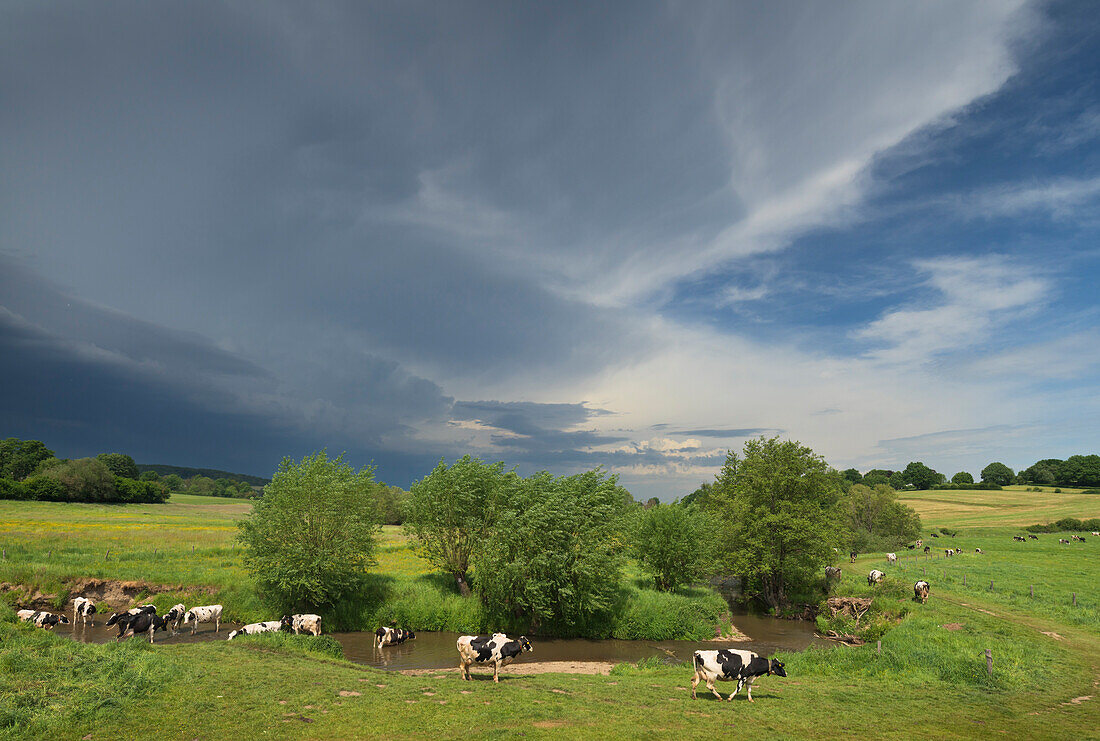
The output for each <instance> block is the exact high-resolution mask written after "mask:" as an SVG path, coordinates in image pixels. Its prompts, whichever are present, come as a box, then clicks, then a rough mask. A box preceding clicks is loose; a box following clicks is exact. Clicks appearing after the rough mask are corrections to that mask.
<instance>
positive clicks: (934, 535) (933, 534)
mask: <svg viewBox="0 0 1100 741" xmlns="http://www.w3.org/2000/svg"><path fill="white" fill-rule="evenodd" d="M932 537H933V538H938V537H940V536H939V535H938V534H936V533H932Z"/></svg>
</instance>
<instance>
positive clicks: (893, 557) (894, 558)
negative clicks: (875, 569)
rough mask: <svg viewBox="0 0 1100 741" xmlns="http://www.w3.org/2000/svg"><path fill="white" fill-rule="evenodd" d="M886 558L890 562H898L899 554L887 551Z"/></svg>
mask: <svg viewBox="0 0 1100 741" xmlns="http://www.w3.org/2000/svg"><path fill="white" fill-rule="evenodd" d="M886 560H887V561H889V562H890V563H897V562H898V554H896V553H887V554H886Z"/></svg>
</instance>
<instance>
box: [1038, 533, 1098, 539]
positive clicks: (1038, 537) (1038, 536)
mask: <svg viewBox="0 0 1100 741" xmlns="http://www.w3.org/2000/svg"><path fill="white" fill-rule="evenodd" d="M1093 535H1096V533H1093ZM1027 537H1028V540H1038V539H1039V536H1038V535H1032V534H1031V533H1028V536H1027Z"/></svg>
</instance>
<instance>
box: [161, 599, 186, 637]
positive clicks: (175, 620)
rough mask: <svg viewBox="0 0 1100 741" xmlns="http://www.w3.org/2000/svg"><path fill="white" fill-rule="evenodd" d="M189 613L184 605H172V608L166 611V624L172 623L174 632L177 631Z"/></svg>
mask: <svg viewBox="0 0 1100 741" xmlns="http://www.w3.org/2000/svg"><path fill="white" fill-rule="evenodd" d="M186 614H187V608H186V607H184V606H183V605H172V609H170V610H169V611H168V612H166V613H164V622H165V624H171V626H172V632H173V633H176V632H178V631H179V629H180V622H182V621H183V616H184V615H186Z"/></svg>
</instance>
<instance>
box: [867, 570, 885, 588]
mask: <svg viewBox="0 0 1100 741" xmlns="http://www.w3.org/2000/svg"><path fill="white" fill-rule="evenodd" d="M885 578H886V574H884V573H883V572H881V571H879V570H878V569H872V570H871V573H870V574H868V575H867V586H869V587H873V586H874V585H876V584H881V583H882V580H883V579H885Z"/></svg>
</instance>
